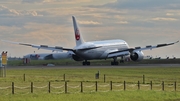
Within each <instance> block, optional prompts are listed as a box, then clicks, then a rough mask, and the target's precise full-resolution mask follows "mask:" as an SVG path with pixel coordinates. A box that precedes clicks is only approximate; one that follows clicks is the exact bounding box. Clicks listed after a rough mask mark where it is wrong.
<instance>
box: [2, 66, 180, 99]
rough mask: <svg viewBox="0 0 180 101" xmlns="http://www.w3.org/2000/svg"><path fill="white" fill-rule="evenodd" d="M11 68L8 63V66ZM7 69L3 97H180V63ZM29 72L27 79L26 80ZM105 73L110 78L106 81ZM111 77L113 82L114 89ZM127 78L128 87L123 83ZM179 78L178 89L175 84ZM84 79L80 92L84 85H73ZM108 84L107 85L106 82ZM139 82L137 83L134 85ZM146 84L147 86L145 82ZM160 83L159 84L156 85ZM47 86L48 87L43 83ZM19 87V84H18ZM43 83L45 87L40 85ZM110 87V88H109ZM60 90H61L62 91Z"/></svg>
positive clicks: (3, 83) (3, 80)
mask: <svg viewBox="0 0 180 101" xmlns="http://www.w3.org/2000/svg"><path fill="white" fill-rule="evenodd" d="M7 68H8V67H7ZM11 68H12V69H7V76H6V78H0V87H8V86H9V87H10V88H7V89H5V90H3V89H0V101H57V100H60V101H61V100H63V101H84V100H86V101H92V100H93V101H132V100H134V101H179V100H180V67H152V68H150V67H148V68H136V67H131V68H130V67H123V68H122V67H121V68H118V67H117V66H115V67H109V68H103V66H101V67H98V66H97V67H93V68H86V67H82V66H79V67H78V68H73V67H70V68H68V67H66V68H65V67H63V66H61V67H56V68H54V67H53V68H43V67H38V68H37V69H36V68H33V69H31V68H29V67H27V68H26V67H24V68H19V69H17V68H15V69H13V67H11ZM97 71H100V78H99V79H95V73H97ZM24 74H25V81H24ZM64 74H65V77H66V78H65V80H66V81H67V82H68V85H69V86H68V93H67V94H65V93H64V87H62V88H56V89H55V88H53V87H60V86H63V85H64V84H65V83H64V78H63V75H64ZM104 74H105V76H106V82H105V83H104ZM143 75H145V84H142V77H143ZM96 81H97V82H98V85H101V86H98V91H97V92H95V86H93V87H90V88H89V87H87V86H91V85H95V82H96ZM110 81H112V82H113V90H112V91H110V86H109V84H110ZM124 81H126V83H127V86H126V91H124V90H123V86H115V85H121V84H123V82H124ZM138 81H140V83H141V84H140V85H141V87H140V89H141V90H137V88H138V87H137V82H138ZM150 81H152V82H153V85H154V86H153V90H150V86H147V85H149V84H150ZM162 81H164V82H165V91H162V86H161V85H160V84H161V83H162ZM175 81H176V82H177V91H174V88H173V87H171V86H173V85H174V82H175ZM12 82H14V84H15V86H17V87H16V88H15V94H14V95H13V94H11V86H12ZM31 82H33V84H34V86H36V87H34V92H33V93H30V84H31ZM48 82H51V86H53V87H51V93H48ZM80 82H83V85H84V87H83V88H84V89H83V91H84V92H83V93H80V87H77V88H71V87H70V86H72V87H75V86H78V85H80ZM106 85H107V86H106ZM132 85H133V87H132ZM134 85H135V86H134ZM142 85H145V86H142ZM155 85H159V86H155ZM43 86H45V87H43ZM18 87H19V88H18ZM37 87H43V88H37ZM105 91H107V92H105ZM58 92H61V93H60V94H58Z"/></svg>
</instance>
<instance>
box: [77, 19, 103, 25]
mask: <svg viewBox="0 0 180 101" xmlns="http://www.w3.org/2000/svg"><path fill="white" fill-rule="evenodd" d="M78 23H79V24H85V25H91V24H92V25H100V24H101V23H99V22H95V21H79V20H78Z"/></svg>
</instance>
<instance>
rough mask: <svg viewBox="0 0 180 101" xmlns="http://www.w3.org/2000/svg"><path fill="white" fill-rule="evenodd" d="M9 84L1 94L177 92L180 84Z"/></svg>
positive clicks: (1, 88) (2, 88) (0, 88)
mask: <svg viewBox="0 0 180 101" xmlns="http://www.w3.org/2000/svg"><path fill="white" fill-rule="evenodd" d="M8 85H9V86H3V87H0V94H1V95H9V94H29V93H35V94H36V93H37V94H39V93H54V94H62V93H66V94H67V93H91V92H109V91H137V90H142V91H144V90H145V91H149V90H153V91H173V92H179V91H180V85H178V84H177V82H173V83H165V82H164V81H162V82H161V83H159V84H157V83H153V82H152V81H151V82H149V83H146V84H143V83H140V81H138V82H137V83H135V84H131V83H127V82H126V81H124V82H123V83H118V82H112V81H110V82H109V83H107V82H106V83H103V82H98V81H95V82H67V81H65V82H25V83H15V82H12V83H11V85H10V84H8Z"/></svg>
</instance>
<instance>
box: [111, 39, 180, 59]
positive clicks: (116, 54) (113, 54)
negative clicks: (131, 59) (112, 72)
mask: <svg viewBox="0 0 180 101" xmlns="http://www.w3.org/2000/svg"><path fill="white" fill-rule="evenodd" d="M178 42H179V41H176V42H172V43H167V44H158V45H155V46H152V45H148V46H146V47H142V48H141V47H135V48H129V49H125V50H121V51H113V52H110V53H108V55H107V58H113V57H120V56H126V55H130V54H131V53H133V52H137V51H143V50H152V49H154V48H160V47H165V46H169V45H173V44H176V43H178Z"/></svg>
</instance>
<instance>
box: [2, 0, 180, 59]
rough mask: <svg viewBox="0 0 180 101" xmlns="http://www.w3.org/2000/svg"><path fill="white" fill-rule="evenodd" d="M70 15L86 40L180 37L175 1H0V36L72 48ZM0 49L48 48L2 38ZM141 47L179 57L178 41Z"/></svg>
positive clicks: (20, 52)
mask: <svg viewBox="0 0 180 101" xmlns="http://www.w3.org/2000/svg"><path fill="white" fill-rule="evenodd" d="M72 16H75V17H76V20H77V22H78V25H79V30H80V32H81V34H83V37H84V40H85V41H96V40H106V39H123V40H125V41H126V42H127V43H128V44H129V46H130V47H132V48H134V47H137V46H141V47H145V46H147V45H157V44H161V43H171V42H175V41H178V40H180V1H179V0H0V32H1V33H0V38H1V39H3V40H9V41H15V42H23V43H31V44H36V45H49V46H63V47H66V48H73V47H74V46H75V38H74V32H73V31H74V30H73V23H72ZM0 51H8V56H11V57H23V56H24V55H26V54H29V53H34V51H35V52H36V53H51V52H52V51H49V50H48V51H47V50H38V49H36V48H32V47H26V46H20V45H15V44H9V43H4V42H1V41H0ZM143 52H144V54H145V55H150V56H153V57H159V56H160V57H164V58H165V57H167V56H168V57H170V58H171V57H173V56H175V57H180V43H177V44H175V45H173V46H168V47H163V48H158V49H154V50H146V51H143Z"/></svg>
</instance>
